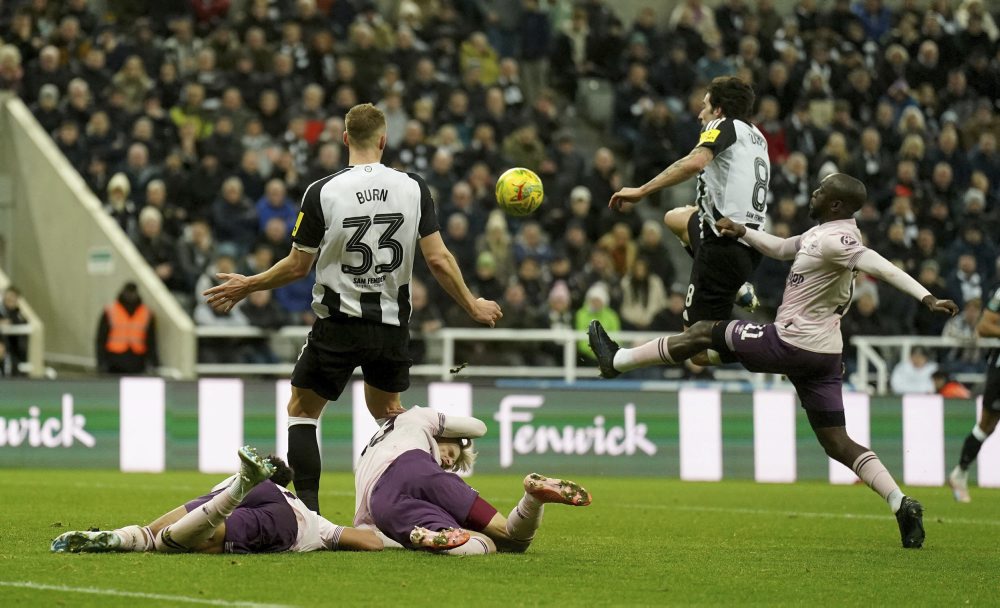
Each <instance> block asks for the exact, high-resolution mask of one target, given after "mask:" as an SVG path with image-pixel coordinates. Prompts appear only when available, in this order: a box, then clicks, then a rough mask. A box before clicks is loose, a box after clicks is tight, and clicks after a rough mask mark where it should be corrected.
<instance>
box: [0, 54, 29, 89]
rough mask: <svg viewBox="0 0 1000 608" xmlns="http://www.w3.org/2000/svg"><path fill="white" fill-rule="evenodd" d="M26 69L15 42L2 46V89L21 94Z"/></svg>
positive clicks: (0, 86) (0, 72) (0, 56)
mask: <svg viewBox="0 0 1000 608" xmlns="http://www.w3.org/2000/svg"><path fill="white" fill-rule="evenodd" d="M23 78H24V69H23V68H22V67H21V51H19V50H18V49H17V47H16V46H14V45H13V44H5V45H2V46H0V91H12V92H13V93H16V94H20V93H21V92H22V88H23Z"/></svg>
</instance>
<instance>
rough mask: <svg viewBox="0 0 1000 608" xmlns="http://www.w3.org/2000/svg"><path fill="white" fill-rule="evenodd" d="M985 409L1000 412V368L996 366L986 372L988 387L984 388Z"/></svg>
mask: <svg viewBox="0 0 1000 608" xmlns="http://www.w3.org/2000/svg"><path fill="white" fill-rule="evenodd" d="M983 409H984V410H990V411H991V412H1000V367H996V366H995V365H994V366H993V367H991V368H989V369H988V370H986V386H985V387H984V388H983Z"/></svg>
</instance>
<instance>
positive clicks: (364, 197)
mask: <svg viewBox="0 0 1000 608" xmlns="http://www.w3.org/2000/svg"><path fill="white" fill-rule="evenodd" d="M354 195H355V196H357V197H358V204H359V205H364V204H365V203H371V202H374V201H385V200H386V199H387V198H388V197H389V190H388V189H386V188H368V189H367V190H362V191H361V192H355V193H354Z"/></svg>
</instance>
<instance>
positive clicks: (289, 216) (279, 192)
mask: <svg viewBox="0 0 1000 608" xmlns="http://www.w3.org/2000/svg"><path fill="white" fill-rule="evenodd" d="M256 207H257V227H258V230H260V231H261V232H264V231H265V228H266V227H267V225H268V223H269V222H270V221H271V220H272V219H274V218H279V219H281V220H282V221H284V223H285V225H286V226H294V225H295V219H296V217H297V216H298V214H299V210H298V207H297V206H296V205H295V203H294V202H293V201H292V199H290V198H289V197H288V191H287V189H286V188H285V183H284V182H283V181H281V180H280V179H272V180H268V182H267V186H265V188H264V196H262V197H261V198H260V199H259V200H258V201H257V205H256ZM281 257H284V253H282V256H281Z"/></svg>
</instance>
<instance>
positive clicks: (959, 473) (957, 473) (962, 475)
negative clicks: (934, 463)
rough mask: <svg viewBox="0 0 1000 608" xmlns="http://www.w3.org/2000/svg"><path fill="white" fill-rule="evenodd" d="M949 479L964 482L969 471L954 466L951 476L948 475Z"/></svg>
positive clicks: (967, 477)
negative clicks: (952, 478)
mask: <svg viewBox="0 0 1000 608" xmlns="http://www.w3.org/2000/svg"><path fill="white" fill-rule="evenodd" d="M949 477H954V478H955V479H959V480H963V481H964V480H967V479H969V471H967V470H966V469H963V468H962V467H961V466H959V465H955V468H954V469H952V470H951V475H949Z"/></svg>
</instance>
